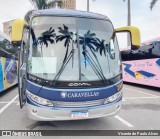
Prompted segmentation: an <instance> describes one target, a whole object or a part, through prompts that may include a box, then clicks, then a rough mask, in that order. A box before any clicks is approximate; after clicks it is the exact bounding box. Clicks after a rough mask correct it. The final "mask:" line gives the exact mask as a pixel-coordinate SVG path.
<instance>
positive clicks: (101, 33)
mask: <svg viewBox="0 0 160 139" xmlns="http://www.w3.org/2000/svg"><path fill="white" fill-rule="evenodd" d="M31 29H32V33H31V34H30V48H29V56H28V73H30V74H32V75H34V76H36V77H40V78H43V79H46V80H59V81H99V80H106V79H110V78H113V77H115V76H117V75H118V74H120V73H121V62H120V55H119V48H118V44H117V39H116V37H115V36H114V35H113V31H114V30H113V27H112V24H111V23H110V22H109V21H107V20H106V21H105V20H98V19H88V18H75V17H53V16H40V17H34V18H33V20H32V22H31Z"/></svg>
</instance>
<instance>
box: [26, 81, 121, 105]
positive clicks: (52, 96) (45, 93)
mask: <svg viewBox="0 0 160 139" xmlns="http://www.w3.org/2000/svg"><path fill="white" fill-rule="evenodd" d="M120 82H122V80H121V81H119V82H118V83H120ZM118 83H117V84H118ZM115 85H116V84H115ZM115 85H111V86H107V87H101V88H90V89H52V88H47V87H41V86H39V85H36V84H34V83H32V82H30V81H27V88H26V89H27V90H28V91H29V92H31V93H33V94H35V95H38V96H40V97H42V98H46V99H49V100H54V101H66V102H67V101H72V102H77V101H91V100H98V99H103V98H107V97H109V96H112V95H114V94H115V93H117V89H116V87H115ZM62 93H67V94H73V95H74V94H75V93H77V94H78V96H79V95H80V96H81V97H71V98H69V97H62ZM96 93H98V95H94V94H96ZM81 94H83V95H81ZM84 94H87V95H84ZM88 94H89V95H88Z"/></svg>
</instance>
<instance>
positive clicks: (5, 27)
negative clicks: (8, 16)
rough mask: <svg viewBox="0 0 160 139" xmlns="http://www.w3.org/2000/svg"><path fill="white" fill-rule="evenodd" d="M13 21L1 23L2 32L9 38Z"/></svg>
mask: <svg viewBox="0 0 160 139" xmlns="http://www.w3.org/2000/svg"><path fill="white" fill-rule="evenodd" d="M13 21H14V20H11V21H7V22H3V32H4V33H5V34H6V35H7V36H8V37H9V38H10V37H11V27H12V24H13Z"/></svg>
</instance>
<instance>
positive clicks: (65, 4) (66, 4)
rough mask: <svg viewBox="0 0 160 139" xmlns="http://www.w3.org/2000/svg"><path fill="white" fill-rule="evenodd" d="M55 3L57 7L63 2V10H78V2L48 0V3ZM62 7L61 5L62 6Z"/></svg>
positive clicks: (71, 0)
mask: <svg viewBox="0 0 160 139" xmlns="http://www.w3.org/2000/svg"><path fill="white" fill-rule="evenodd" d="M51 1H55V2H57V3H54V4H55V5H54V6H55V7H56V6H58V5H59V3H58V2H62V6H61V9H73V10H75V9H76V0H48V2H51ZM60 5H61V4H60Z"/></svg>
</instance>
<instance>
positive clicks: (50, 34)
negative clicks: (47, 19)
mask: <svg viewBox="0 0 160 139" xmlns="http://www.w3.org/2000/svg"><path fill="white" fill-rule="evenodd" d="M54 32H55V30H54V29H52V27H50V29H49V30H47V31H45V32H43V33H42V34H41V36H40V37H38V39H37V44H40V45H41V54H42V46H43V45H46V47H48V42H50V43H51V44H52V43H54V38H55V36H56V34H55V33H54ZM42 56H43V54H42Z"/></svg>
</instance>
